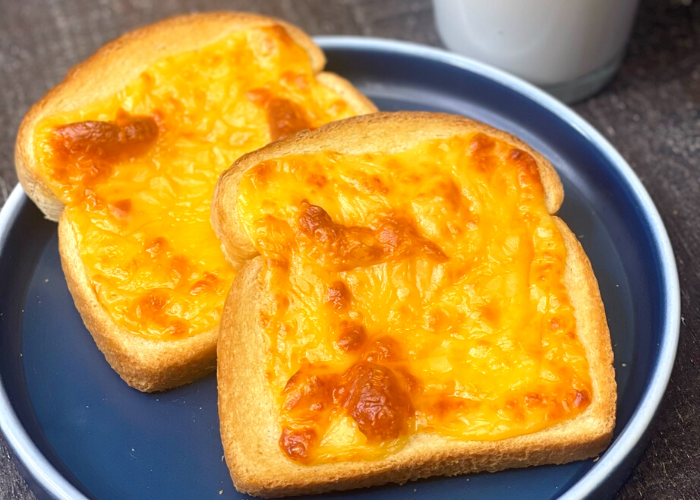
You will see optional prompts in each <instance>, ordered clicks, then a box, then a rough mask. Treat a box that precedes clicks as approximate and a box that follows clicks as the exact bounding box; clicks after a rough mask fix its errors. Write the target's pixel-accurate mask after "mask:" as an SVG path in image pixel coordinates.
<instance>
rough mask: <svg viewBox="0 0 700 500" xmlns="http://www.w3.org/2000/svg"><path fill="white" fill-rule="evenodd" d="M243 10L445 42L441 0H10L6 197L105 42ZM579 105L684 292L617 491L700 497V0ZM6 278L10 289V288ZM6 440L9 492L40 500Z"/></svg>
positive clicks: (3, 18)
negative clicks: (674, 338)
mask: <svg viewBox="0 0 700 500" xmlns="http://www.w3.org/2000/svg"><path fill="white" fill-rule="evenodd" d="M213 9H234V10H248V11H258V12H262V13H265V14H270V15H274V16H277V17H282V18H285V19H287V20H289V21H291V22H292V23H294V24H297V25H299V26H301V27H302V28H303V29H305V30H306V31H307V32H309V33H310V34H312V35H318V34H360V35H369V36H378V37H387V38H396V39H403V40H411V41H414V42H419V43H424V44H428V45H437V46H439V45H441V42H440V40H439V38H438V35H437V32H436V29H435V25H434V19H433V12H432V5H431V2H430V0H415V1H413V0H383V1H372V0H337V1H331V0H267V1H266V0H221V1H217V0H189V1H188V0H100V1H97V0H16V1H15V0H2V1H0V204H2V203H4V202H5V200H6V199H7V196H8V195H9V193H10V191H11V189H12V187H13V186H14V185H15V183H16V182H17V177H16V175H15V172H14V166H13V147H14V141H15V134H16V131H17V127H18V126H19V123H20V121H21V119H22V117H23V115H24V114H25V113H26V111H27V110H28V109H29V107H30V106H31V105H32V104H33V103H34V102H36V101H37V100H38V99H40V98H41V97H42V95H43V94H44V93H45V92H46V91H47V90H49V89H50V88H51V87H52V86H53V85H55V84H56V83H58V82H59V81H60V80H61V79H62V78H63V76H64V75H65V73H66V72H67V71H68V69H69V68H70V67H71V66H73V65H74V64H76V63H78V62H80V61H81V60H83V59H84V58H86V57H87V56H89V55H90V54H91V53H93V52H94V51H95V50H96V49H97V48H99V47H100V46H101V45H102V44H103V43H105V42H106V41H108V40H110V39H113V38H115V37H117V36H118V35H120V34H121V33H124V32H125V31H128V30H130V29H133V28H135V27H137V26H140V25H143V24H147V23H150V22H153V21H156V20H159V19H161V18H163V17H167V16H171V15H174V14H178V13H183V12H190V11H199V10H213ZM574 109H575V110H576V111H577V112H579V113H580V114H581V115H583V116H584V117H585V118H586V119H587V120H589V121H590V122H591V123H592V124H593V125H594V126H595V127H597V128H598V129H599V130H600V131H601V132H602V133H603V134H604V135H605V136H606V137H607V138H608V139H609V140H610V142H612V144H613V145H614V146H615V147H616V148H617V149H618V150H619V151H620V153H622V155H623V156H624V157H625V158H626V159H627V161H628V162H629V163H630V165H631V166H632V168H633V169H634V170H635V171H636V172H637V174H638V175H639V177H640V178H641V179H642V182H643V183H644V185H645V186H646V188H647V189H648V190H649V193H650V194H651V197H652V198H653V200H654V202H655V203H656V205H657V206H658V208H659V211H660V212H661V216H662V218H663V221H664V223H665V224H666V227H667V229H668V232H669V234H670V236H671V241H672V243H673V247H674V250H675V252H676V259H677V262H678V270H679V274H680V281H681V289H682V296H681V299H682V311H683V312H682V315H683V317H682V325H681V339H680V345H679V349H678V358H677V361H676V366H675V369H674V371H673V376H672V378H671V382H670V384H669V388H668V392H667V394H666V397H665V399H664V402H663V404H662V406H661V410H660V412H659V415H658V418H657V419H656V422H655V424H654V427H653V429H652V432H651V442H650V445H649V447H648V449H647V451H646V453H645V454H644V456H643V458H642V460H641V462H640V463H639V465H638V467H637V468H636V470H635V471H634V472H633V474H632V476H631V477H630V479H629V481H628V482H627V484H626V485H625V486H624V487H623V489H622V490H621V491H620V493H619V494H618V497H617V498H618V499H619V500H629V499H634V498H644V499H674V500H692V499H699V498H700V383H698V381H699V380H700V367H699V363H700V265H699V264H698V261H700V0H642V3H641V6H640V12H639V15H638V18H637V22H636V25H635V29H634V33H633V36H632V42H631V44H630V47H629V52H628V54H627V57H626V59H625V61H624V63H623V65H622V68H621V70H620V72H619V74H618V76H617V77H616V79H615V80H614V81H613V83H612V84H611V85H610V86H608V87H607V88H606V89H605V90H603V91H602V92H601V93H599V94H598V95H597V96H595V97H593V98H591V99H588V100H587V101H585V102H582V103H580V104H578V105H576V106H574ZM0 286H1V285H0ZM10 454H11V452H10V451H9V449H8V447H7V444H6V443H5V441H4V440H3V439H2V438H1V437H0V499H20V500H29V499H34V495H32V493H31V492H30V491H29V490H28V488H27V486H26V485H25V483H24V481H23V480H22V478H21V477H20V476H19V474H18V473H17V470H16V468H15V466H14V464H13V462H12V460H11V457H10Z"/></svg>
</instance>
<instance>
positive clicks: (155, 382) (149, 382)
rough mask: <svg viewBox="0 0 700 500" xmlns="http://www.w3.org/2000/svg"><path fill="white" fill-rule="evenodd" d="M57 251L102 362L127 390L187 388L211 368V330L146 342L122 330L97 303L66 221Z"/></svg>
mask: <svg viewBox="0 0 700 500" xmlns="http://www.w3.org/2000/svg"><path fill="white" fill-rule="evenodd" d="M58 250H59V253H60V254H61V264H62V267H63V272H64V274H65V276H66V283H67V284H68V290H70V293H71V295H72V296H73V300H74V301H75V307H76V308H77V309H78V312H80V316H81V317H82V318H83V322H84V323H85V326H86V327H87V329H88V330H89V331H90V333H91V334H92V337H93V338H94V339H95V343H96V344H97V347H99V348H100V350H101V351H102V352H103V353H104V355H105V358H106V359H107V362H108V363H109V364H110V365H111V366H112V368H114V370H115V371H116V372H117V373H118V374H119V376H120V377H121V378H122V379H124V381H125V382H126V383H127V384H129V385H130V386H131V387H133V388H135V389H138V390H140V391H145V392H155V391H163V390H165V389H170V388H173V387H178V386H181V385H184V384H187V383H189V382H192V381H194V380H196V379H198V378H200V377H202V376H204V375H206V374H207V373H211V372H213V371H214V369H215V368H216V342H217V338H218V336H219V329H218V328H214V329H212V330H209V331H207V332H203V333H200V334H198V335H195V336H193V337H188V338H185V339H181V340H167V341H163V340H150V339H147V338H145V337H141V336H139V335H135V334H133V333H131V332H129V331H126V330H123V329H122V328H120V327H119V326H117V324H116V323H114V321H113V320H112V318H111V317H110V316H109V314H108V313H107V311H105V309H104V307H102V305H101V304H100V303H99V302H98V300H97V296H96V294H95V292H94V291H93V288H92V286H91V284H90V280H89V278H88V275H87V273H86V272H85V266H84V265H83V263H82V261H81V260H80V254H79V252H78V242H77V240H76V234H75V231H74V229H73V225H72V223H71V221H70V219H69V218H68V217H67V216H65V215H62V216H61V218H60V219H59V221H58Z"/></svg>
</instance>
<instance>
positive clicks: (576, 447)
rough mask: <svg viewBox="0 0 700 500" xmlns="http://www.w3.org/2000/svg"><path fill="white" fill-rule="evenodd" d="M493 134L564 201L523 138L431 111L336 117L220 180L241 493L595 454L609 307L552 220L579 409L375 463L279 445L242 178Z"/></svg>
mask: <svg viewBox="0 0 700 500" xmlns="http://www.w3.org/2000/svg"><path fill="white" fill-rule="evenodd" d="M475 131H476V132H481V133H484V134H487V135H490V136H492V137H497V138H498V139H501V140H503V141H506V142H508V143H510V144H512V145H513V146H515V147H517V148H519V149H521V150H524V151H526V152H527V153H529V154H531V155H532V157H533V158H535V160H536V162H537V167H538V170H539V173H540V177H541V180H542V184H543V186H544V188H545V191H546V196H545V202H546V207H547V210H548V212H549V213H550V214H554V213H556V211H557V210H558V208H559V206H560V205H561V202H562V199H563V190H562V187H561V183H560V181H559V178H558V176H557V174H556V172H555V171H554V169H553V167H552V166H551V165H550V164H549V162H547V160H546V159H545V158H544V157H542V156H541V155H539V154H538V153H537V152H535V151H533V150H532V149H531V148H530V147H528V146H527V145H526V144H524V143H523V142H521V141H519V140H518V139H516V138H514V137H512V136H510V135H508V134H506V133H504V132H501V131H498V130H495V129H493V128H491V127H488V126H486V125H484V124H481V123H478V122H474V121H471V120H468V119H465V118H460V117H456V116H449V115H440V114H432V113H393V114H391V113H378V114H374V115H371V116H365V117H357V118H350V119H347V120H342V121H340V122H335V123H331V124H329V125H326V126H324V127H322V128H320V129H319V130H317V131H315V132H311V133H302V134H298V135H297V136H295V137H290V138H288V139H285V140H283V141H280V142H278V143H274V144H271V145H268V146H266V147H265V148H262V149H260V150H258V151H255V152H253V153H250V154H248V155H245V156H243V157H242V158H241V159H239V160H238V161H237V162H236V163H235V164H234V166H233V167H232V168H231V169H230V170H229V171H227V172H226V173H225V174H224V175H222V177H221V178H220V180H219V183H218V185H217V188H216V192H215V197H214V203H213V206H212V222H213V225H214V227H215V230H216V232H217V235H218V236H219V238H220V239H221V240H222V242H223V245H224V247H225V249H226V254H227V255H228V256H229V258H230V259H231V261H232V263H233V264H234V265H235V266H237V267H238V268H240V272H239V274H238V276H237V278H236V280H235V281H234V285H233V287H232V289H231V292H230V293H229V296H228V298H227V301H226V304H225V306H224V313H223V316H222V322H221V336H220V339H219V346H218V388H219V417H220V421H221V436H222V441H223V444H224V451H225V455H226V460H227V463H228V465H229V468H230V470H231V475H232V478H233V480H234V484H235V485H236V488H237V489H239V491H242V492H246V493H250V494H253V495H258V496H263V497H280V496H287V495H299V494H312V493H320V492H324V491H331V490H344V489H351V488H359V487H366V486H372V485H378V484H383V483H387V482H396V483H404V482H406V481H409V480H414V479H418V478H423V477H428V476H433V475H455V474H461V473H467V472H476V471H497V470H502V469H506V468H512V467H526V466H530V465H538V464H554V463H564V462H569V461H572V460H579V459H584V458H588V457H591V456H595V455H596V454H597V453H599V452H600V451H602V450H603V449H604V448H605V447H606V446H607V444H608V443H609V441H610V439H611V436H612V431H613V428H614V424H615V403H616V385H615V379H614V371H613V367H612V361H613V355H612V347H611V343H610V336H609V331H608V327H607V322H606V318H605V312H604V308H603V304H602V301H601V299H600V293H599V290H598V285H597V281H596V278H595V276H594V274H593V271H592V269H591V266H590V263H589V261H588V258H587V257H586V255H585V253H584V251H583V249H582V247H581V246H580V244H579V243H578V241H577V240H576V238H575V236H574V235H573V234H572V233H571V231H570V230H569V229H568V228H567V226H566V224H564V223H563V222H562V221H561V220H560V219H559V218H557V217H554V221H555V223H556V225H557V227H558V228H559V230H560V232H561V235H562V237H563V240H564V245H565V247H566V254H567V256H566V263H565V271H564V275H563V283H564V285H565V287H566V289H567V291H568V294H569V299H570V302H571V304H572V306H573V307H574V310H575V313H574V314H575V319H576V325H577V328H576V335H577V337H578V339H579V340H580V342H581V344H582V346H583V348H584V350H585V354H586V357H587V359H588V363H589V369H590V377H591V383H592V389H593V397H592V401H591V403H590V405H589V406H588V407H587V408H586V409H585V411H583V413H581V414H579V415H577V416H576V417H574V418H572V419H569V420H565V421H563V422H561V423H558V424H556V425H554V426H551V427H548V428H546V429H544V430H541V431H538V432H534V433H531V434H525V435H520V436H516V437H510V438H507V439H502V440H496V441H462V440H459V439H454V438H450V437H445V436H441V435H436V434H432V433H428V432H425V433H415V434H411V435H409V437H408V443H407V444H406V446H404V447H403V448H402V449H400V450H398V451H396V452H395V453H392V454H389V455H388V456H386V457H384V458H381V459H379V460H348V461H342V462H337V463H322V464H318V465H301V464H299V463H295V462H293V461H291V460H289V458H288V457H286V456H285V455H284V454H283V453H282V452H281V450H280V447H279V445H278V441H279V410H278V407H277V403H276V401H275V397H274V395H273V394H272V392H271V391H270V387H269V382H268V378H267V376H266V374H265V367H266V366H267V365H266V356H267V352H268V345H267V341H268V340H267V336H266V335H265V333H264V331H263V329H262V327H261V325H260V321H259V313H260V307H261V306H260V304H261V303H263V302H264V297H263V296H262V294H263V289H262V284H261V281H260V273H261V270H263V268H264V266H263V262H262V259H261V258H260V257H258V256H256V253H257V252H256V250H255V248H254V247H253V245H252V242H251V241H250V239H249V238H248V236H247V235H246V233H245V232H244V231H243V226H242V222H241V220H240V217H239V214H238V213H237V201H238V185H239V182H240V181H241V179H242V178H243V175H244V174H245V172H246V171H247V170H248V169H250V168H251V167H253V166H255V165H257V164H259V163H260V162H262V161H265V160H267V159H271V158H279V157H283V156H286V155H291V154H306V153H309V154H311V153H315V152H319V151H325V150H332V151H336V152H338V153H341V154H363V153H367V152H376V151H381V152H385V153H393V152H397V151H403V150H406V149H409V148H411V147H412V146H414V145H416V144H418V143H420V142H421V141H424V140H426V139H432V138H450V137H452V136H455V135H460V134H466V133H470V132H475Z"/></svg>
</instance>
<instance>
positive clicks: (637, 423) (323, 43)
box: [0, 35, 681, 500]
mask: <svg viewBox="0 0 700 500" xmlns="http://www.w3.org/2000/svg"><path fill="white" fill-rule="evenodd" d="M314 41H315V42H316V43H317V44H318V45H319V46H320V47H321V49H322V50H326V49H345V50H348V49H350V50H353V49H355V50H363V51H367V52H385V53H386V52H388V53H391V54H403V55H408V56H413V57H416V56H417V57H420V58H423V59H428V60H432V61H436V62H440V63H444V64H448V65H450V66H454V67H457V68H459V69H463V70H466V71H470V72H472V73H474V74H477V75H480V76H483V77H485V78H487V79H489V80H491V81H493V82H495V83H499V84H501V85H504V86H506V87H508V88H510V89H511V90H514V91H515V92H517V93H519V94H521V95H522V96H524V97H526V98H527V99H529V100H531V101H533V102H535V103H536V104H538V105H539V106H541V107H543V108H545V109H547V110H548V111H550V112H552V113H553V114H554V115H556V116H558V117H559V118H561V119H562V120H564V121H565V122H566V123H567V124H569V125H570V126H572V127H573V128H575V129H576V131H577V132H578V133H580V134H581V135H582V136H583V137H585V138H586V139H587V140H588V141H589V142H591V143H592V144H593V145H594V146H595V147H596V148H597V149H598V150H599V151H600V152H601V153H602V154H603V155H604V156H605V157H606V158H607V160H608V162H609V163H610V164H611V165H612V166H613V168H615V169H616V170H617V171H618V173H619V174H620V175H621V177H622V178H623V179H624V181H625V182H627V183H628V185H629V187H630V188H631V191H632V193H633V195H634V196H635V197H636V198H637V200H638V201H639V203H640V206H639V208H640V209H641V211H642V213H643V214H644V216H645V219H647V223H649V229H650V233H651V236H652V242H653V243H654V244H655V245H656V247H657V250H658V253H659V257H660V266H659V267H660V269H659V270H660V274H661V281H662V283H663V295H662V297H663V298H665V299H666V304H665V308H664V309H665V310H664V311H663V312H664V313H665V316H666V317H665V322H664V323H663V324H662V326H661V333H662V339H661V346H660V350H659V355H658V362H657V364H656V367H655V369H654V371H653V372H652V375H651V382H650V384H649V385H648V386H647V387H646V389H645V391H644V393H643V395H642V398H641V399H640V400H639V403H638V404H637V406H636V408H635V410H634V412H633V414H632V416H631V417H630V420H629V422H628V423H627V425H626V426H625V427H624V428H623V429H622V430H621V432H620V434H619V435H618V437H617V438H616V439H615V441H614V442H613V443H612V444H611V446H610V447H609V448H608V449H607V450H606V451H605V453H604V454H603V455H602V457H601V459H600V460H599V461H598V462H597V463H596V464H595V465H594V466H593V467H592V468H591V469H590V470H589V471H588V472H586V473H585V474H584V475H583V476H582V477H581V478H580V479H579V480H578V481H577V482H576V483H574V484H573V485H572V486H571V487H570V488H569V489H568V490H567V491H566V492H564V493H563V494H562V495H561V496H560V497H559V500H581V499H584V498H586V497H587V496H588V495H589V494H591V493H592V492H594V491H595V489H596V488H597V487H598V486H599V485H600V484H602V483H604V482H605V480H606V479H608V478H609V477H610V476H611V475H612V474H613V473H614V472H615V470H616V469H617V468H618V467H619V466H620V465H621V464H622V463H623V462H624V460H625V458H626V457H627V456H628V455H629V454H631V453H632V451H633V450H634V448H635V447H636V445H637V444H638V443H639V441H640V440H641V438H642V437H643V435H644V433H645V432H646V430H647V429H648V428H649V426H650V425H651V422H652V420H653V418H654V416H655V415H656V412H657V411H658V408H659V405H660V404H661V401H662V399H663V396H664V393H665V391H666V387H667V386H668V382H669V380H670V377H671V372H672V370H673V365H674V362H675V358H676V351H677V347H678V339H679V336H680V315H681V309H680V284H679V279H678V271H677V268H676V260H675V256H674V253H673V249H672V247H671V242H670V239H669V236H668V233H667V231H666V227H665V226H664V224H663V221H662V219H661V216H660V214H659V212H658V209H657V208H656V205H655V204H654V202H653V201H652V199H651V197H650V195H649V193H648V192H647V190H646V188H645V187H644V185H643V184H642V182H641V180H640V179H639V177H638V176H637V174H636V173H635V172H634V170H632V168H631V167H630V166H629V164H628V163H627V161H625V159H624V158H623V157H622V156H621V155H620V153H619V152H618V151H617V150H616V149H615V148H614V147H613V146H612V144H610V142H608V140H607V139H606V138H605V137H603V135H602V134H601V133H600V132H598V131H597V130H596V129H595V128H594V127H593V126H592V125H591V124H589V123H588V122H587V121H586V120H585V119H583V118H582V117H581V116H580V115H579V114H578V113H576V112H575V111H574V110H572V109H571V108H569V107H568V106H566V105H565V104H563V103H562V102H560V101H558V100H557V99H555V98H554V97H552V96H550V95H549V94H547V93H545V92H544V91H543V90H541V89H539V88H537V87H535V86H534V85H532V84H530V83H528V82H526V81H524V80H522V79H521V78H519V77H516V76H514V75H511V74H509V73H507V72H505V71H502V70H499V69H497V68H494V67H492V66H490V65H488V64H485V63H482V62H479V61H476V60H473V59H470V58H467V57H464V56H461V55H457V54H453V53H450V52H448V51H446V50H443V49H439V48H434V47H429V46H426V45H421V44H418V43H413V42H405V41H399V40H392V39H386V38H374V37H362V36H347V35H341V36H335V35H334V36H317V37H314ZM28 202H29V198H28V197H27V196H26V194H25V193H24V191H23V189H22V186H21V185H20V184H17V185H16V186H15V188H14V189H13V190H12V193H11V194H10V196H9V198H8V199H7V202H6V203H5V205H4V206H3V208H2V211H0V255H2V251H3V249H4V248H5V245H6V244H7V241H8V237H9V230H10V228H11V227H12V226H13V224H14V221H15V220H16V218H17V215H18V214H19V212H20V211H21V210H22V208H23V207H24V204H25V203H28ZM0 431H2V433H3V434H4V436H5V438H6V440H7V442H8V444H9V446H10V447H11V448H12V450H13V452H14V453H15V455H16V457H17V459H19V461H20V462H21V464H22V465H23V466H24V467H25V468H26V469H27V472H28V473H29V474H30V475H31V477H32V479H33V480H35V481H36V482H37V483H39V485H40V486H41V487H42V488H43V489H44V490H45V491H46V492H48V493H49V494H50V495H52V496H53V497H54V498H56V499H60V500H88V498H87V497H86V496H85V495H83V493H81V492H80V491H79V490H78V489H77V488H76V487H75V486H73V485H72V484H71V483H70V482H69V481H68V480H67V479H66V478H65V477H63V476H62V475H61V474H60V473H59V472H58V471H57V470H56V469H55V468H54V467H53V465H51V463H50V462H49V461H48V459H47V458H46V457H45V456H44V455H43V454H42V453H41V452H40V451H39V449H38V448H37V446H36V444H35V443H34V441H32V439H31V438H30V437H29V435H28V434H27V432H26V430H25V429H24V426H23V425H22V423H21V422H20V420H19V418H18V417H17V414H16V413H15V411H14V409H13V407H12V404H11V403H10V401H9V398H8V396H7V392H6V391H5V386H4V381H3V380H2V379H0Z"/></svg>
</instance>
